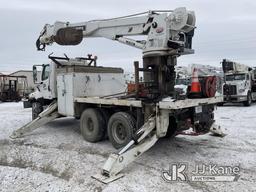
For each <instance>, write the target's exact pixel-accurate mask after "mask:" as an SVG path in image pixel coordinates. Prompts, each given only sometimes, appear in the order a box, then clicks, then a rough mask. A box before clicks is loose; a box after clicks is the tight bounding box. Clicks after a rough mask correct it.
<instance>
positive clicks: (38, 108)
mask: <svg viewBox="0 0 256 192" xmlns="http://www.w3.org/2000/svg"><path fill="white" fill-rule="evenodd" d="M43 110H44V108H43V105H42V104H41V103H40V102H33V103H32V120H34V119H36V118H37V117H38V115H39V114H40V113H41V112H42V111H43Z"/></svg>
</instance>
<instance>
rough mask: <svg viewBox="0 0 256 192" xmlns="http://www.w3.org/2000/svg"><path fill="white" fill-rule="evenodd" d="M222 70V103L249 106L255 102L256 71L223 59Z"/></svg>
mask: <svg viewBox="0 0 256 192" xmlns="http://www.w3.org/2000/svg"><path fill="white" fill-rule="evenodd" d="M222 69H223V73H224V81H225V83H224V85H223V95H224V101H225V102H227V103H243V104H244V106H250V105H251V103H252V101H255V100H256V70H255V69H253V68H251V67H249V66H246V65H244V64H240V63H237V62H233V61H230V60H227V59H223V61H222Z"/></svg>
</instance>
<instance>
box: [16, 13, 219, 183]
mask: <svg viewBox="0 0 256 192" xmlns="http://www.w3.org/2000/svg"><path fill="white" fill-rule="evenodd" d="M194 28H195V15H194V12H191V11H187V10H186V9H185V8H178V9H175V10H174V11H171V12H170V13H163V12H160V13H157V11H156V12H155V11H150V12H146V13H143V14H136V15H130V16H126V17H119V18H114V19H106V20H94V21H89V22H84V23H75V24H71V23H69V22H67V23H64V22H56V23H55V24H54V25H48V24H47V25H45V27H44V28H43V30H42V32H41V34H40V37H39V39H38V40H37V48H38V50H44V49H45V47H46V45H49V44H52V43H54V42H56V43H58V44H59V45H77V44H79V43H80V42H81V41H82V39H83V38H86V37H104V38H108V39H111V40H116V41H118V42H121V43H123V44H126V45H129V46H132V47H136V48H140V49H141V50H142V52H143V65H142V67H141V66H140V65H139V62H134V71H135V83H134V91H128V90H127V89H128V87H126V84H125V80H124V75H123V70H122V69H120V68H108V67H100V66H97V63H96V58H95V57H92V56H89V57H86V58H75V59H71V58H68V57H67V56H66V57H53V56H49V58H50V59H51V61H52V62H51V63H50V64H47V65H43V66H42V76H41V81H40V83H39V85H38V87H37V91H36V92H35V93H33V94H31V95H30V100H31V102H33V110H32V111H33V118H34V120H33V121H32V122H30V123H28V124H26V125H25V126H23V127H22V128H20V129H18V130H16V131H15V132H14V133H13V134H12V138H17V137H20V136H22V135H24V134H25V133H26V132H29V131H32V130H34V129H36V128H38V127H40V126H41V125H43V124H45V123H47V122H49V121H52V120H53V119H56V118H58V117H63V116H64V117H66V116H72V117H76V118H80V128H81V133H82V135H83V137H84V138H85V139H86V140H87V141H89V142H97V141H100V140H102V139H105V138H106V137H108V138H109V140H110V142H111V143H112V145H113V146H114V147H115V148H122V149H121V150H120V151H119V152H117V153H113V154H111V155H110V156H109V158H108V160H107V161H106V163H105V165H104V167H103V170H102V173H101V174H100V175H97V176H94V178H96V179H98V180H100V181H102V182H105V183H108V182H111V181H113V180H116V179H118V178H120V177H122V176H123V175H122V174H120V171H121V170H123V168H124V167H125V166H127V165H128V164H129V163H130V162H132V161H134V160H135V159H136V158H137V157H139V156H140V155H141V154H143V153H144V152H145V151H146V150H148V149H149V148H151V147H152V146H153V145H154V144H155V143H156V141H157V140H158V139H159V138H161V137H168V136H175V135H176V134H178V133H182V132H183V131H184V130H188V129H193V133H196V134H205V133H208V132H210V131H212V132H214V133H219V132H218V130H219V126H217V125H216V124H215V123H214V113H213V112H214V105H215V104H217V103H218V102H222V101H223V98H222V97H221V96H220V97H215V96H212V97H204V98H203V97H201V94H200V93H196V95H197V98H196V99H194V98H185V99H183V100H177V99H175V98H174V96H175V91H174V84H175V70H174V67H175V65H176V64H177V57H178V56H181V55H185V54H191V53H193V52H194V51H193V49H192V37H193V35H194ZM137 35H146V36H147V40H134V39H130V38H127V37H125V36H137ZM38 67H39V66H38ZM33 70H34V73H35V74H36V73H37V66H34V67H33ZM140 72H143V82H141V81H140V80H139V79H140V78H139V77H140V74H139V73H140ZM35 77H36V75H35ZM194 79H198V78H197V77H195V78H194ZM192 83H194V84H195V85H196V86H197V88H199V87H198V86H200V85H199V84H198V83H199V82H198V81H193V82H192ZM130 87H131V86H130ZM193 90H195V89H193ZM197 90H199V91H201V90H200V88H199V89H197ZM198 96H199V97H198ZM44 105H48V107H47V108H46V109H45V110H43V108H44Z"/></svg>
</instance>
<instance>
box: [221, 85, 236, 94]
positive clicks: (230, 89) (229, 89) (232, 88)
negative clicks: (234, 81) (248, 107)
mask: <svg viewBox="0 0 256 192" xmlns="http://www.w3.org/2000/svg"><path fill="white" fill-rule="evenodd" d="M236 94H237V91H236V85H227V84H226V85H224V95H236Z"/></svg>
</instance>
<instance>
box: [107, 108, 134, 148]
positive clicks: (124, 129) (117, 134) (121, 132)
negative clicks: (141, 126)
mask: <svg viewBox="0 0 256 192" xmlns="http://www.w3.org/2000/svg"><path fill="white" fill-rule="evenodd" d="M135 130H136V121H135V118H134V117H133V116H132V115H130V114H129V113H126V112H117V113H114V114H113V115H112V116H111V117H110V119H109V122H108V137H109V140H110V142H111V143H112V145H113V147H115V148H116V149H119V148H121V147H124V146H125V145H126V144H127V143H129V142H130V141H131V140H132V138H133V136H134V133H135Z"/></svg>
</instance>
